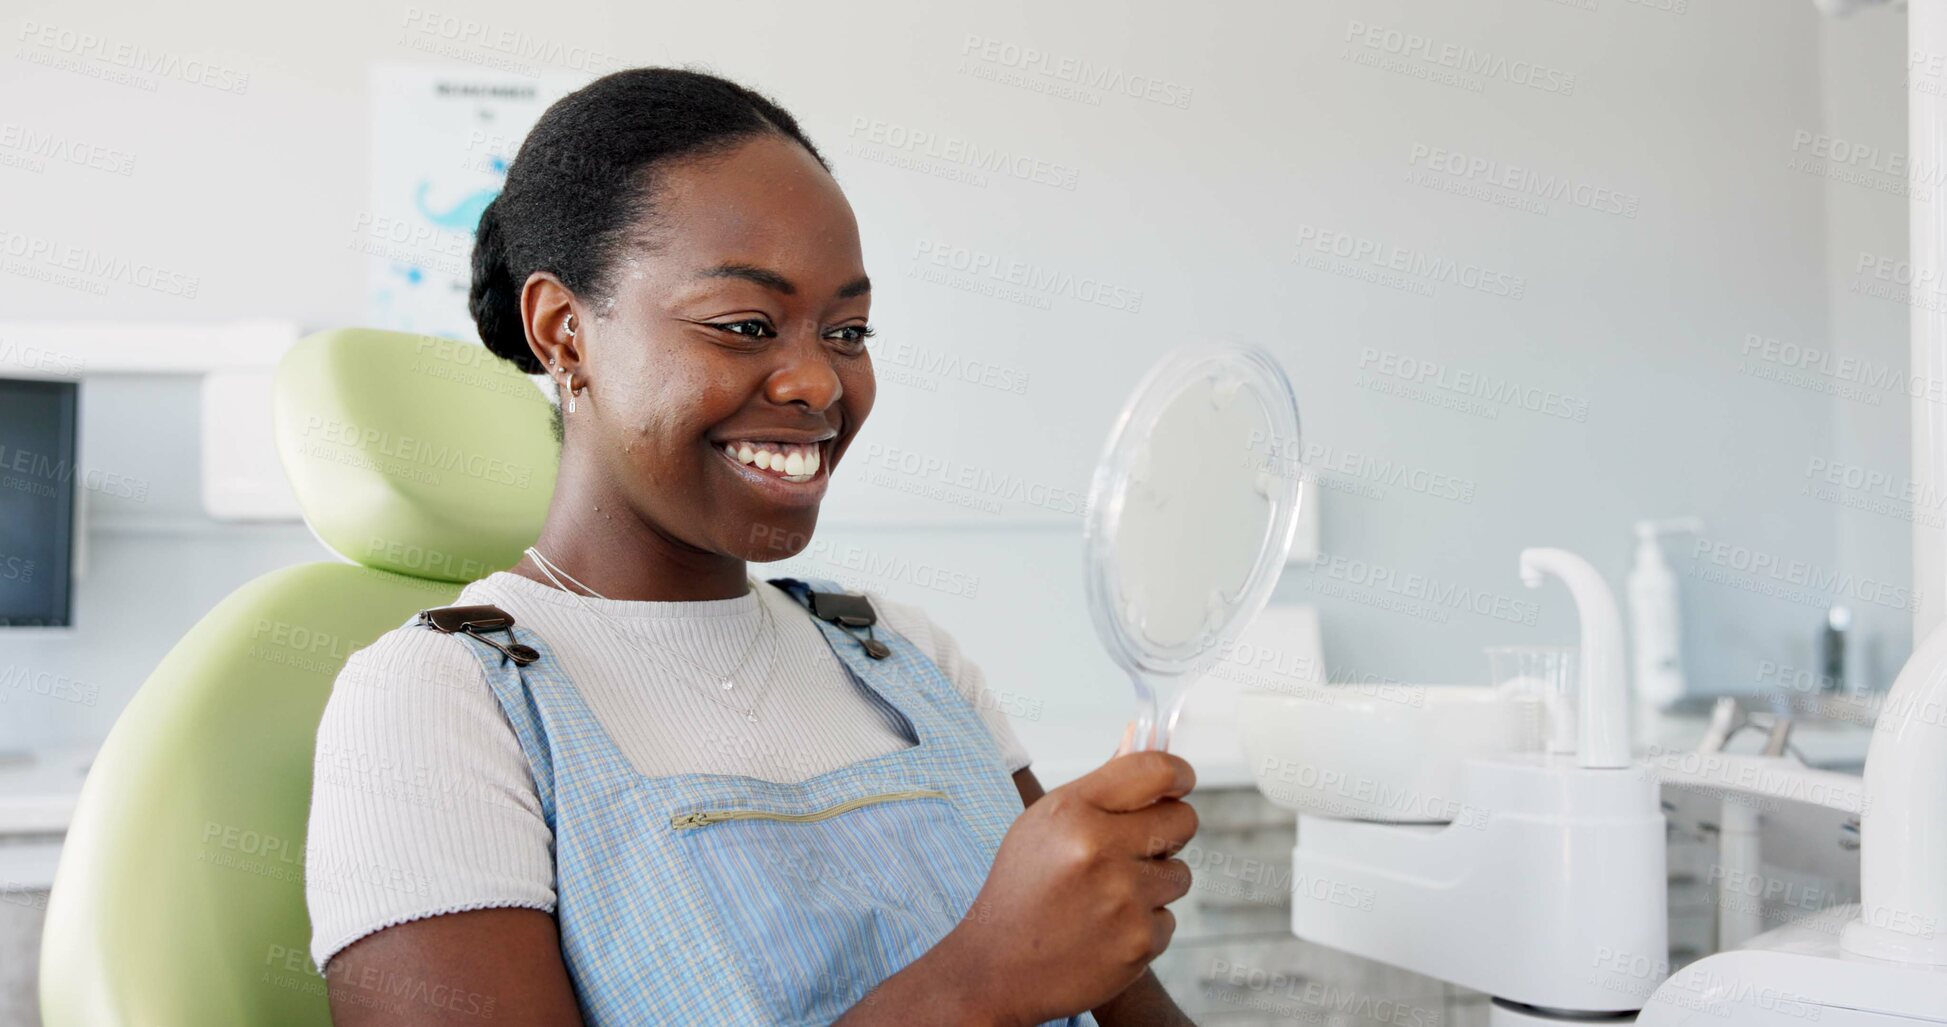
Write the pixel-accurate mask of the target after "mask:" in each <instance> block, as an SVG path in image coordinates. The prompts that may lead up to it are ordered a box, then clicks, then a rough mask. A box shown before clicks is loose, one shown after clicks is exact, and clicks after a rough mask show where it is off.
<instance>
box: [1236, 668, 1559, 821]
mask: <svg viewBox="0 0 1947 1027" xmlns="http://www.w3.org/2000/svg"><path fill="white" fill-rule="evenodd" d="M1237 722H1238V727H1239V730H1240V731H1241V732H1242V735H1243V744H1244V752H1245V754H1246V756H1247V757H1248V758H1249V761H1250V767H1251V774H1252V776H1254V777H1255V778H1256V779H1257V787H1258V790H1259V791H1261V792H1263V793H1264V795H1265V796H1266V797H1267V798H1269V799H1270V800H1271V801H1272V802H1273V803H1275V804H1277V805H1279V806H1283V807H1285V808H1286V809H1295V810H1297V811H1299V812H1301V813H1308V814H1313V815H1317V816H1326V817H1336V818H1339V819H1344V820H1380V821H1387V822H1390V823H1404V824H1412V823H1419V824H1444V823H1449V822H1451V821H1453V820H1454V819H1455V818H1456V817H1459V816H1461V815H1462V814H1463V808H1462V804H1461V802H1460V801H1459V794H1458V789H1459V784H1460V762H1461V761H1462V760H1464V759H1467V758H1469V757H1473V756H1490V755H1495V754H1499V753H1506V752H1528V751H1534V750H1536V749H1538V748H1540V741H1541V715H1540V705H1539V703H1538V702H1537V701H1536V700H1535V699H1533V698H1529V697H1525V696H1516V695H1510V694H1503V693H1500V692H1497V691H1496V690H1495V689H1493V688H1489V687H1480V686H1466V685H1324V686H1320V687H1316V688H1310V689H1307V690H1306V691H1305V692H1304V693H1303V694H1295V695H1294V694H1289V693H1284V692H1266V691H1252V692H1245V693H1244V694H1242V695H1240V696H1239V697H1238V705H1237Z"/></svg>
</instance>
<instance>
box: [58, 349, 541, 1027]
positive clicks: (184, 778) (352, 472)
mask: <svg viewBox="0 0 1947 1027" xmlns="http://www.w3.org/2000/svg"><path fill="white" fill-rule="evenodd" d="M275 389H276V393H275V403H276V433H277V447H278V453H279V456H280V457H281V459H282V462H283V465H284V470H285V473H286V474H287V475H288V476H289V478H290V480H291V484H292V486H293V488H294V489H295V491H296V493H297V496H298V501H299V504H300V506H301V508H302V510H303V512H304V518H305V522H306V523H307V524H308V525H309V526H310V527H311V530H312V531H313V533H314V534H316V536H317V537H318V539H319V540H320V541H321V542H323V543H324V544H325V546H326V547H327V548H328V549H329V550H331V551H332V553H333V554H334V555H336V556H337V557H338V558H339V561H340V562H321V563H313V564H305V565H301V566H296V567H288V568H285V569H283V570H279V571H273V572H271V573H269V574H266V575H263V576H262V577H260V578H257V579H256V580H254V581H251V582H249V583H247V584H245V585H243V586H242V587H241V588H238V589H237V590H236V591H235V592H233V593H231V594H230V595H229V597H227V598H226V599H224V600H223V602H222V603H220V604H218V606H217V607H216V608H215V609H214V610H212V611H210V613H209V614H208V615H207V616H205V617H204V618H203V619H202V620H201V621H200V622H199V623H197V625H196V626H195V627H194V628H193V629H191V630H190V632H189V633H188V634H187V635H185V636H183V639H182V641H181V642H179V643H177V645H176V646H175V648H174V649H172V650H170V652H169V654H168V656H167V657H165V658H164V659H163V661H162V664H161V665H160V666H159V667H157V668H156V670H155V672H154V673H153V674H152V675H150V677H149V679H148V680H147V681H146V682H144V683H143V685H142V687H141V689H140V690H139V691H138V692H137V694H136V695H135V697H134V699H132V700H131V701H130V703H129V705H128V707H127V708H126V709H125V710H123V711H122V714H121V716H120V717H119V718H118V719H117V720H116V722H115V726H114V728H113V729H112V730H111V731H110V732H109V735H108V738H107V740H106V741H105V742H104V743H103V746H102V748H101V752H100V754H99V755H98V756H97V757H96V759H95V761H94V765H93V766H92V768H91V769H90V770H89V773H88V779H87V782H86V783H85V785H84V786H83V788H82V791H81V798H80V803H79V805H78V807H77V809H76V811H75V816H74V822H73V825H72V826H71V827H70V829H69V831H68V835H67V841H66V843H65V844H64V845H63V847H62V851H61V863H60V867H59V869H58V870H57V871H56V874H55V880H54V889H53V894H52V895H51V896H50V898H49V902H48V908H47V924H46V932H45V935H44V938H43V942H42V946H41V977H40V987H41V1014H42V1018H43V1020H44V1021H45V1022H46V1024H47V1025H48V1027H70V1025H75V1027H78V1025H83V1024H86V1025H92V1027H115V1025H125V1024H126V1025H133V1024H144V1025H179V1024H180V1025H195V1027H203V1025H208V1024H279V1025H303V1024H329V1023H330V1014H329V1010H328V1007H327V1004H326V999H325V994H326V990H325V989H326V981H325V980H324V979H323V978H321V977H319V976H318V974H317V972H316V971H315V970H314V969H313V968H312V966H311V961H310V955H309V947H310V938H311V927H310V917H309V916H308V915H307V913H306V911H305V903H304V878H303V873H304V865H303V860H304V834H305V826H306V821H307V819H308V813H309V806H310V800H311V770H312V755H313V747H314V745H315V742H316V737H317V727H318V720H319V717H320V715H321V714H322V712H323V710H324V704H325V699H326V697H327V696H328V695H329V694H330V691H331V684H332V680H333V678H334V677H336V675H337V674H338V671H339V669H340V667H341V666H342V665H343V664H344V662H345V659H346V657H348V656H350V655H351V653H352V652H353V651H355V650H357V649H359V648H361V647H363V646H365V645H367V644H369V643H370V642H371V641H372V640H373V639H374V638H376V637H378V636H379V635H380V634H383V633H384V632H386V631H388V630H391V629H392V628H394V627H397V626H399V624H400V623H402V622H403V621H404V620H405V619H406V618H407V617H409V616H410V615H411V614H412V612H413V611H415V610H418V609H422V608H424V607H428V606H439V605H443V604H446V603H448V602H450V601H451V600H452V599H453V597H454V596H455V595H457V594H458V592H459V589H460V587H461V585H462V584H463V583H465V582H468V581H472V580H474V579H475V578H479V577H482V576H484V575H486V574H488V573H491V572H492V571H494V570H498V569H501V568H505V567H508V566H511V565H512V564H513V563H515V562H516V561H517V560H518V559H519V558H520V552H521V549H522V548H523V547H525V546H526V545H528V544H529V543H530V542H532V541H533V540H534V538H535V537H536V535H538V534H539V532H540V527H541V521H542V518H543V516H544V514H545V512H546V509H547V504H548V500H549V497H550V496H551V495H552V493H553V491H554V478H555V469H556V462H557V459H558V450H557V447H556V443H555V441H554V437H553V435H552V434H551V432H550V430H549V427H548V421H549V416H550V415H549V402H548V400H547V399H546V397H545V396H543V394H542V393H541V390H540V389H538V388H536V387H535V384H534V382H533V381H532V380H530V379H528V378H527V377H526V376H524V375H522V374H520V373H519V372H518V371H516V370H514V368H513V367H512V366H511V365H508V364H507V363H506V362H505V361H502V360H500V359H499V358H497V357H495V356H493V355H492V354H491V353H488V352H487V351H486V350H485V349H484V348H482V347H480V346H478V345H475V344H471V343H461V342H454V341H451V340H445V339H433V338H423V337H418V336H411V335H402V334H398V333H393V332H381V331H371V330H362V329H348V330H342V331H331V332H324V333H320V334H317V335H313V336H310V337H309V338H306V339H304V340H303V341H301V342H299V343H298V344H297V345H296V346H295V347H293V348H292V350H291V351H290V352H289V353H288V354H287V355H286V356H285V357H284V358H283V360H282V361H281V363H280V364H279V366H278V369H277V376H276V386H275ZM165 587H166V586H165ZM382 784H383V782H375V786H376V785H382ZM371 997H372V999H374V1000H375V1001H384V1000H387V999H389V998H390V996H389V995H387V994H375V995H373V996H371Z"/></svg>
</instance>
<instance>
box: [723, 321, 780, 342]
mask: <svg viewBox="0 0 1947 1027" xmlns="http://www.w3.org/2000/svg"><path fill="white" fill-rule="evenodd" d="M713 327H715V328H717V329H719V330H721V331H726V332H729V333H730V334H732V335H742V336H745V337H746V338H751V339H768V338H770V337H771V335H772V334H775V333H773V332H771V326H770V325H767V324H765V323H764V322H762V321H725V322H723V323H722V324H718V325H714V326H713ZM747 328H748V329H752V330H751V331H745V330H744V329H747Z"/></svg>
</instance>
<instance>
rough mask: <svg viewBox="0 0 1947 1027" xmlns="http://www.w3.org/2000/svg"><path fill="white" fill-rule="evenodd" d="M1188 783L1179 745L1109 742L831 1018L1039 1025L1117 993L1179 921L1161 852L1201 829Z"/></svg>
mask: <svg viewBox="0 0 1947 1027" xmlns="http://www.w3.org/2000/svg"><path fill="white" fill-rule="evenodd" d="M1128 744H1129V736H1128V734H1127V733H1126V732H1125V734H1124V736H1123V746H1124V748H1125V749H1126V748H1127V746H1128ZM1195 784H1196V773H1195V771H1193V770H1191V769H1190V765H1189V764H1188V763H1186V762H1184V761H1183V759H1182V758H1181V757H1178V756H1172V755H1170V754H1169V753H1164V752H1138V753H1126V754H1125V753H1123V752H1118V753H1117V755H1116V756H1115V757H1114V758H1112V759H1110V760H1109V762H1107V763H1105V764H1103V765H1102V766H1101V767H1100V768H1099V769H1097V770H1096V771H1094V772H1093V773H1091V774H1089V775H1088V776H1086V777H1083V778H1080V779H1078V780H1076V781H1072V782H1070V783H1068V784H1066V785H1063V786H1062V787H1060V788H1057V789H1055V790H1054V791H1052V792H1049V793H1047V794H1046V795H1044V796H1041V797H1040V798H1039V799H1038V800H1036V801H1034V802H1032V803H1031V804H1030V805H1029V806H1028V808H1027V810H1026V811H1025V812H1024V813H1022V814H1021V816H1020V818H1019V819H1017V820H1016V821H1015V822H1014V825H1013V827H1012V828H1010V829H1009V830H1008V832H1007V836H1006V837H1005V838H1003V839H1002V840H1001V845H1000V851H999V852H998V853H996V854H995V857H994V865H993V868H992V869H991V870H989V871H988V874H987V883H986V884H985V885H984V886H983V887H982V888H981V890H980V894H979V895H978V896H976V897H975V898H974V903H973V908H972V909H971V910H969V911H968V913H967V915H966V917H965V918H963V920H962V921H961V923H960V925H959V926H958V927H956V928H955V929H954V930H953V932H952V933H950V934H948V935H947V936H946V937H945V938H944V939H942V940H941V941H940V943H939V944H938V945H936V946H934V948H933V949H932V950H931V951H929V952H927V953H926V954H925V955H924V956H922V957H920V958H919V959H917V960H915V961H914V962H913V963H912V965H910V966H908V967H906V968H905V969H904V970H901V971H900V972H899V973H896V974H894V975H893V976H891V977H889V978H887V979H886V980H885V981H884V982H882V983H881V984H880V986H879V987H878V988H877V989H875V990H874V991H873V992H872V994H870V995H867V996H866V997H865V999H864V1000H863V1001H862V1002H860V1003H859V1004H858V1005H857V1006H855V1007H853V1009H852V1010H851V1011H850V1012H849V1013H847V1014H846V1016H845V1017H844V1018H843V1019H841V1020H840V1021H839V1022H840V1023H842V1024H851V1023H861V1024H863V1023H871V1022H877V1021H878V1020H879V1019H880V1018H881V1017H882V1016H883V1017H888V1019H886V1020H885V1022H888V1023H890V1022H899V1018H900V1017H910V1016H912V1015H913V1014H914V1013H916V1012H918V1011H921V1010H925V1011H927V1012H928V1013H929V1015H930V1014H938V1015H939V1016H941V1017H944V1018H946V1019H951V1020H952V1021H953V1022H956V1023H986V1024H1035V1023H1040V1022H1042V1021H1045V1020H1052V1019H1056V1018H1059V1017H1063V1016H1070V1015H1073V1014H1075V1013H1079V1012H1082V1011H1083V1010H1087V1009H1092V1008H1095V1007H1097V1006H1100V1005H1102V1004H1103V1003H1106V1002H1108V1001H1109V1000H1110V999H1113V998H1115V997H1116V996H1117V995H1119V994H1121V993H1122V992H1123V990H1124V989H1125V988H1127V987H1128V986H1129V985H1130V984H1131V983H1133V982H1135V981H1136V980H1137V979H1138V978H1140V977H1142V976H1143V972H1144V971H1145V970H1146V969H1147V968H1148V966H1149V963H1150V960H1153V959H1155V958H1156V957H1157V956H1158V955H1160V954H1161V953H1162V952H1163V950H1164V949H1165V948H1167V947H1168V946H1169V942H1170V935H1171V934H1172V933H1173V932H1174V931H1175V929H1176V917H1175V915H1174V914H1172V913H1171V912H1170V911H1169V910H1167V909H1165V908H1163V907H1164V905H1165V904H1167V903H1169V902H1172V901H1174V900H1176V899H1178V898H1181V897H1182V896H1183V894H1184V893H1185V892H1187V891H1189V888H1190V868H1189V867H1188V866H1187V865H1186V864H1185V863H1184V862H1183V861H1182V860H1179V859H1172V858H1170V857H1171V856H1173V855H1174V854H1175V853H1176V852H1177V851H1178V850H1180V849H1181V848H1183V846H1184V845H1186V844H1188V843H1189V841H1190V838H1191V836H1193V835H1195V834H1196V830H1197V815H1196V811H1195V810H1193V809H1191V808H1190V805H1189V804H1188V803H1185V802H1183V801H1182V798H1183V796H1185V795H1187V794H1189V791H1190V789H1191V788H1192V787H1194V786H1195ZM906 1022H912V1021H911V1020H907V1021H906Z"/></svg>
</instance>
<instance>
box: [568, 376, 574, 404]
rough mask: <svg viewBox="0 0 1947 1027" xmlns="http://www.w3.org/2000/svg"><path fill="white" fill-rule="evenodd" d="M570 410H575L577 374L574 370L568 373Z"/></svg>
mask: <svg viewBox="0 0 1947 1027" xmlns="http://www.w3.org/2000/svg"><path fill="white" fill-rule="evenodd" d="M568 412H569V413H571V414H572V413H574V412H575V375H574V372H572V371H570V372H569V373H568Z"/></svg>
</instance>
